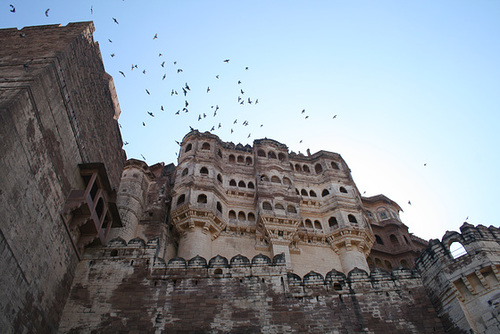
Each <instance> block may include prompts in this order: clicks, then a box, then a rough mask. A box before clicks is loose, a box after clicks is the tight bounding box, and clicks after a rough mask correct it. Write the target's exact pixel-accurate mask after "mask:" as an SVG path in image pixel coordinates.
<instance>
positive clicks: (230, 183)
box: [229, 179, 236, 187]
mask: <svg viewBox="0 0 500 334" xmlns="http://www.w3.org/2000/svg"><path fill="white" fill-rule="evenodd" d="M229 185H230V186H231V187H236V181H235V180H234V179H233V180H231V181H229Z"/></svg>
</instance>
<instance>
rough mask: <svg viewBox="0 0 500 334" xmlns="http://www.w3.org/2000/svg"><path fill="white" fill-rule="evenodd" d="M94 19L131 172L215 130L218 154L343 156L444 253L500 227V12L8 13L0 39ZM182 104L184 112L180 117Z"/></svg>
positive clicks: (482, 4)
mask: <svg viewBox="0 0 500 334" xmlns="http://www.w3.org/2000/svg"><path fill="white" fill-rule="evenodd" d="M11 3H12V4H13V5H14V6H15V7H16V12H15V13H11V12H10V11H9V10H10V6H9V4H11ZM145 3H147V4H145ZM47 8H50V10H49V12H48V14H49V16H48V17H46V16H45V14H44V13H45V10H46V9H47ZM91 8H92V9H93V13H91ZM113 17H114V18H116V19H117V20H118V22H119V24H116V23H114V21H113V19H112V18H113ZM88 20H93V21H94V23H95V26H96V32H95V34H94V38H95V39H96V40H97V41H98V42H99V44H100V48H101V52H102V56H103V59H104V64H105V67H106V70H107V72H108V73H110V74H111V75H112V76H113V77H114V80H115V85H116V88H117V93H118V98H119V101H120V105H121V109H122V115H121V118H120V124H121V125H122V135H123V140H124V141H126V142H128V143H129V144H128V145H126V146H125V149H126V151H127V155H128V157H129V158H138V159H142V157H141V155H143V156H144V157H145V158H146V162H147V163H148V164H154V163H156V162H161V161H164V162H165V163H170V162H175V163H176V161H177V158H176V152H178V146H177V144H176V143H175V140H178V141H180V140H181V139H182V137H183V136H184V135H185V134H186V133H187V132H188V131H189V126H192V127H194V128H196V129H199V130H201V131H207V130H210V129H211V128H212V126H215V131H213V133H215V134H216V135H218V136H219V137H220V138H221V139H222V140H224V141H233V142H235V143H238V142H241V143H242V144H247V143H249V144H251V143H252V141H253V140H254V139H257V138H263V137H268V138H273V139H275V140H278V141H280V142H282V143H284V144H286V145H288V147H289V148H290V150H291V151H295V152H298V151H301V152H303V153H305V151H306V149H307V148H310V150H311V152H313V153H314V152H316V151H318V150H327V151H333V152H337V153H340V154H341V155H342V156H343V157H344V159H345V160H346V162H347V164H348V165H349V167H350V168H351V170H352V175H353V178H354V180H355V182H356V184H357V186H358V188H359V189H360V191H361V192H362V193H363V192H365V191H366V194H365V196H371V195H376V194H379V193H383V194H385V195H386V196H388V197H389V198H391V199H393V200H394V201H396V202H398V203H399V204H400V205H401V207H402V208H403V210H404V213H402V214H401V217H402V219H403V221H404V223H406V224H407V225H408V226H409V228H410V231H411V232H414V233H415V234H416V235H418V236H420V237H423V238H426V239H428V238H439V239H440V238H441V237H442V235H443V234H444V232H445V231H446V230H458V228H459V227H460V225H461V224H462V222H463V221H464V220H465V219H466V218H467V217H469V219H468V222H469V223H472V224H483V225H486V226H489V225H495V226H498V225H499V223H500V221H499V218H498V215H497V212H496V206H497V204H495V203H496V200H497V196H496V195H497V192H498V189H499V188H500V181H499V177H498V172H499V171H500V160H499V159H500V158H499V153H500V149H499V144H500V131H499V130H500V61H499V60H500V38H499V36H500V2H499V1H438V2H436V1H147V2H146V1H141V2H139V1H131V0H125V1H121V0H112V1H86V0H84V1H14V0H12V1H10V2H9V1H8V2H5V1H3V2H2V5H1V8H0V27H5V28H7V27H18V28H21V27H23V26H29V25H41V24H54V23H57V24H59V23H60V24H63V25H65V24H67V23H68V22H74V21H88ZM155 34H158V35H157V36H158V38H157V39H153V37H154V35H155ZM108 39H111V40H112V42H109V41H108ZM159 53H161V54H162V56H161V57H159ZM111 54H114V55H115V56H114V57H111ZM224 59H230V61H229V62H228V63H224V62H223V60H224ZM163 61H165V64H164V67H162V66H161V63H162V62H163ZM174 61H176V62H177V64H175V65H174V63H173V62H174ZM132 64H134V65H137V67H138V68H137V69H134V70H131V65H132ZM247 66H248V68H249V69H248V70H245V67H247ZM178 69H182V70H183V72H181V73H177V70H178ZM143 70H146V73H145V74H143V73H142V71H143ZM119 71H123V72H124V73H125V75H126V77H125V78H124V77H122V76H121V75H120V74H119ZM164 74H166V78H165V79H164V80H162V78H163V75H164ZM216 75H219V79H217V78H216ZM238 80H240V81H241V82H242V83H241V84H238ZM185 83H188V85H189V86H190V88H191V90H190V91H189V92H188V94H187V96H186V97H184V96H183V93H182V87H184V86H185ZM207 87H210V92H208V93H207ZM146 89H147V90H148V91H149V92H150V95H148V94H147V93H146ZM172 89H174V90H176V91H177V92H178V94H179V95H174V96H171V91H172ZM240 90H243V91H244V94H241V91H240ZM238 96H241V97H242V98H244V99H245V103H244V105H240V104H239V103H238V100H237V99H238ZM248 98H250V100H251V101H252V102H253V103H252V104H248ZM256 99H258V100H259V103H258V104H255V100H256ZM186 100H187V101H188V103H189V106H188V109H189V112H188V113H184V112H183V111H181V112H180V115H175V113H176V112H177V111H178V110H179V109H182V108H183V107H184V105H185V101H186ZM216 105H218V106H219V108H220V109H219V110H218V111H217V115H216V116H215V117H213V111H214V108H211V106H214V107H215V106H216ZM161 106H163V107H164V111H161V110H160V108H161ZM303 109H305V110H306V112H305V114H301V111H302V110H303ZM148 111H149V112H152V113H153V114H154V115H155V117H154V118H153V117H151V116H149V115H148V114H147V112H148ZM203 113H205V114H206V115H207V117H206V118H203V116H202V119H201V120H200V121H198V118H199V115H203ZM334 115H337V117H336V118H335V119H333V116H334ZM305 116H309V118H308V119H305ZM234 120H237V123H236V124H233V122H234ZM245 120H246V121H248V126H244V125H243V122H244V121H245ZM142 122H145V124H146V126H143V125H142ZM219 123H221V128H220V129H219V128H218V125H219ZM261 124H262V125H263V126H262V127H261V126H260V125H261ZM231 129H233V131H234V132H233V133H231ZM249 135H250V138H248V136H249ZM301 140H302V143H300V141H301ZM424 164H427V166H424ZM408 201H411V205H409V204H408Z"/></svg>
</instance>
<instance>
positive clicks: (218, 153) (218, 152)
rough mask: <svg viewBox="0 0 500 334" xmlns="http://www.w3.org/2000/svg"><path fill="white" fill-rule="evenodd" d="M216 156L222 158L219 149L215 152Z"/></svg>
mask: <svg viewBox="0 0 500 334" xmlns="http://www.w3.org/2000/svg"><path fill="white" fill-rule="evenodd" d="M217 155H218V156H219V157H221V158H222V152H221V151H220V150H219V149H218V150H217Z"/></svg>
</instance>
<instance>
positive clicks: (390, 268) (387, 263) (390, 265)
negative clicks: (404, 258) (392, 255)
mask: <svg viewBox="0 0 500 334" xmlns="http://www.w3.org/2000/svg"><path fill="white" fill-rule="evenodd" d="M385 267H386V268H387V269H389V270H392V264H391V263H390V262H389V261H387V260H385Z"/></svg>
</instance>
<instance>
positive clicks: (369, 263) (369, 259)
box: [366, 257, 373, 267]
mask: <svg viewBox="0 0 500 334" xmlns="http://www.w3.org/2000/svg"><path fill="white" fill-rule="evenodd" d="M366 263H368V266H370V267H373V260H372V258H371V257H369V258H367V259H366Z"/></svg>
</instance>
